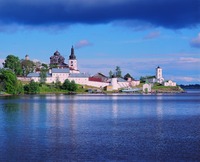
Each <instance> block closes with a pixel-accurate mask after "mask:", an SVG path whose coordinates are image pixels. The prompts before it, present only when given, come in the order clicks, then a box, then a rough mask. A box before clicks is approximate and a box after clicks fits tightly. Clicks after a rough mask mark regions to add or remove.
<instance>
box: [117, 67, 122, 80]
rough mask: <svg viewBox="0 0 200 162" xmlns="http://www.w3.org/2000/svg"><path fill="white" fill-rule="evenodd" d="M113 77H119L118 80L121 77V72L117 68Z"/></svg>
mask: <svg viewBox="0 0 200 162" xmlns="http://www.w3.org/2000/svg"><path fill="white" fill-rule="evenodd" d="M115 75H116V77H119V78H121V77H122V71H121V69H120V67H119V66H116V69H115Z"/></svg>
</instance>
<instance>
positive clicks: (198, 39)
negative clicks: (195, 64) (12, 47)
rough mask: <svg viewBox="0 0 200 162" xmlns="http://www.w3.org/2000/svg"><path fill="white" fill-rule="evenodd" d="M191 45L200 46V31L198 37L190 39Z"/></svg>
mask: <svg viewBox="0 0 200 162" xmlns="http://www.w3.org/2000/svg"><path fill="white" fill-rule="evenodd" d="M190 45H191V46H192V47H196V48H200V33H199V34H198V36H197V37H196V38H193V39H192V40H191V41H190Z"/></svg>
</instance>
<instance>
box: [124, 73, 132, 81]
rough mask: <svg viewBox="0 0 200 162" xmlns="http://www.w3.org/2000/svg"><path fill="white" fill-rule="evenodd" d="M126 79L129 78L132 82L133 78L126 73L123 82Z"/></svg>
mask: <svg viewBox="0 0 200 162" xmlns="http://www.w3.org/2000/svg"><path fill="white" fill-rule="evenodd" d="M128 78H131V79H132V80H134V78H133V77H132V76H131V75H130V74H129V73H127V74H126V75H124V79H125V80H128Z"/></svg>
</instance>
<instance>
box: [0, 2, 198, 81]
mask: <svg viewBox="0 0 200 162" xmlns="http://www.w3.org/2000/svg"><path fill="white" fill-rule="evenodd" d="M72 45H73V46H74V48H75V55H76V57H77V60H78V68H79V70H80V71H81V72H86V73H89V74H91V75H93V74H95V73H97V72H101V73H103V74H105V75H108V73H109V71H110V70H111V71H114V70H115V68H116V66H119V67H120V68H121V70H122V75H125V74H126V73H129V74H131V75H132V77H133V78H135V79H139V78H140V77H141V76H149V75H155V69H156V67H157V66H160V67H161V68H162V69H163V77H164V78H165V79H166V80H169V79H171V80H173V81H176V82H177V83H178V84H200V0H57V1H55V0H43V1H41V0H34V1H27V0H6V1H5V0H0V67H2V62H3V61H4V60H5V58H6V57H7V56H8V55H10V54H12V55H15V56H18V57H19V58H20V59H24V57H25V55H27V54H28V55H29V57H30V59H31V60H35V61H36V60H39V61H41V62H44V63H49V62H50V60H49V58H50V56H52V55H53V54H54V52H55V51H57V50H58V51H59V52H60V53H61V55H62V56H64V57H65V62H66V63H67V62H68V58H69V55H70V50H71V47H72Z"/></svg>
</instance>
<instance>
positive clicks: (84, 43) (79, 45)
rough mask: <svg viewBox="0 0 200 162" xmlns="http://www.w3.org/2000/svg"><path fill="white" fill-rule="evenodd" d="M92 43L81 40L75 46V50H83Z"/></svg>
mask: <svg viewBox="0 0 200 162" xmlns="http://www.w3.org/2000/svg"><path fill="white" fill-rule="evenodd" d="M91 45H92V43H90V42H89V41H88V40H86V39H84V40H80V41H79V42H77V43H76V44H75V48H82V47H85V46H91Z"/></svg>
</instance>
